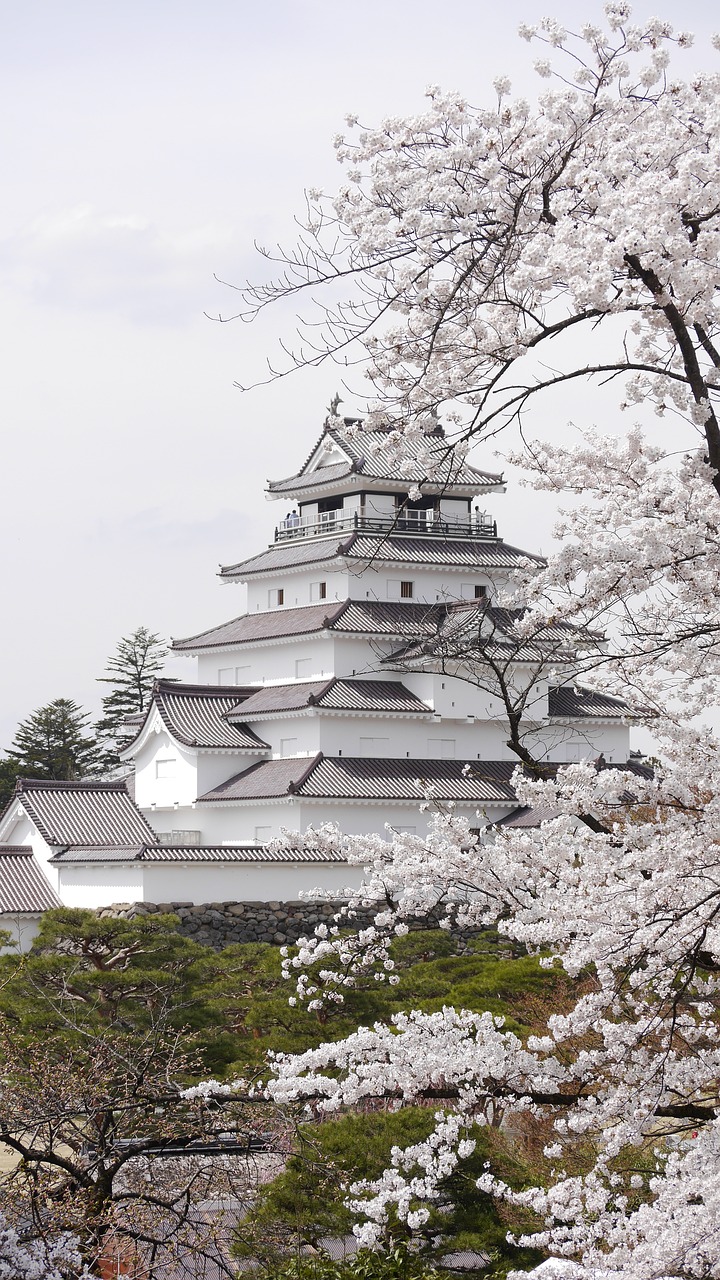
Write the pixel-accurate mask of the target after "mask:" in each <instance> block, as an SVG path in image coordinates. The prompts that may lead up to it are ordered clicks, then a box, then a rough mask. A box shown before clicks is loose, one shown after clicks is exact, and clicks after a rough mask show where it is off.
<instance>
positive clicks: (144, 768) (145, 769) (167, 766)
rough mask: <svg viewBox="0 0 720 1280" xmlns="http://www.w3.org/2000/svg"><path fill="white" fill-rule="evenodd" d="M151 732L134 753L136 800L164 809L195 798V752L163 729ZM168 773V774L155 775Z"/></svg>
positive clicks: (145, 806)
mask: <svg viewBox="0 0 720 1280" xmlns="http://www.w3.org/2000/svg"><path fill="white" fill-rule="evenodd" d="M158 730H159V731H157V732H152V733H151V734H150V736H149V737H148V739H147V741H146V742H145V743H144V744H143V746H142V747H141V748H140V751H139V752H138V754H137V755H136V756H135V801H136V803H137V804H138V805H139V806H140V808H141V809H147V808H149V807H150V805H151V804H152V803H153V802H154V803H155V804H156V806H157V807H158V808H161V809H164V808H168V807H172V806H173V805H175V804H178V805H187V804H191V803H192V802H193V800H195V799H196V797H197V768H196V764H197V755H196V754H195V752H190V751H187V750H186V749H184V748H182V747H181V746H180V745H179V744H178V743H177V742H174V741H173V739H172V738H171V737H170V735H169V734H168V733H167V731H166V730H165V729H160V728H159V725H158ZM158 774H163V775H165V774H168V775H170V776H158Z"/></svg>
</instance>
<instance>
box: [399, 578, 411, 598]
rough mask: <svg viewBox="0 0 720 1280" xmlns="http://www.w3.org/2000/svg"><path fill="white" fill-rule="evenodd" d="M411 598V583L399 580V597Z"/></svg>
mask: <svg viewBox="0 0 720 1280" xmlns="http://www.w3.org/2000/svg"><path fill="white" fill-rule="evenodd" d="M412 598H413V583H412V582H401V583H400V599H401V600H412Z"/></svg>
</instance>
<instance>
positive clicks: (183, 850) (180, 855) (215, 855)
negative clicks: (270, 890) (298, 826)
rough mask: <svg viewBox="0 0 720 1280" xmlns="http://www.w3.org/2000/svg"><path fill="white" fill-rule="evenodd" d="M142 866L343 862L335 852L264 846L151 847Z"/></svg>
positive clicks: (338, 853)
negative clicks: (190, 863)
mask: <svg viewBox="0 0 720 1280" xmlns="http://www.w3.org/2000/svg"><path fill="white" fill-rule="evenodd" d="M143 861H144V862H345V861H346V859H345V857H344V855H343V854H342V853H341V852H340V851H339V850H336V849H322V850H317V849H269V848H268V847H267V846H266V845H257V844H255V845H252V844H250V845H227V844H220V845H168V844H163V845H153V846H152V847H151V848H147V849H146V850H145V851H144V853H143Z"/></svg>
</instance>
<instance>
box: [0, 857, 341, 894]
mask: <svg viewBox="0 0 720 1280" xmlns="http://www.w3.org/2000/svg"><path fill="white" fill-rule="evenodd" d="M0 848H1V846H0ZM0 858H1V853H0ZM50 861H51V862H53V863H64V862H281V863H285V862H313V863H314V862H345V861H346V859H345V857H344V855H343V854H342V853H341V852H340V851H339V850H333V849H329V850H328V849H321V850H318V849H306V848H302V849H275V848H268V847H267V846H266V845H258V844H243V845H226V844H214V845H204V844H200V845H197V844H195V845H187V844H178V845H171V844H142V845H130V846H127V845H126V846H120V845H116V846H113V845H94V846H91V845H71V846H70V847H69V848H67V849H63V850H61V851H60V852H59V853H56V854H55V856H54V857H53V858H51V859H50ZM54 905H56V906H57V905H58V904H57V903H55V904H54Z"/></svg>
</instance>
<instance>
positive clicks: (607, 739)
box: [543, 725, 630, 764]
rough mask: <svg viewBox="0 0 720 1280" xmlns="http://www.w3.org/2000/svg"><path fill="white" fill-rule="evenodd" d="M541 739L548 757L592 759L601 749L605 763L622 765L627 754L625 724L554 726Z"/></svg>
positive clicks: (627, 742)
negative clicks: (545, 745) (547, 749)
mask: <svg viewBox="0 0 720 1280" xmlns="http://www.w3.org/2000/svg"><path fill="white" fill-rule="evenodd" d="M543 738H544V740H545V741H546V742H547V743H548V744H549V752H548V759H550V760H556V761H565V762H569V761H575V760H587V759H589V760H595V759H596V758H597V757H598V756H599V755H600V753H601V752H602V754H603V755H604V756H605V759H606V761H607V763H608V764H624V763H625V761H626V760H627V758H628V756H629V754H630V729H629V727H628V726H627V725H617V726H615V725H595V726H593V725H582V726H581V725H577V726H576V725H568V726H560V725H558V726H554V727H550V728H548V729H547V730H546V731H545V733H544V734H543Z"/></svg>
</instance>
